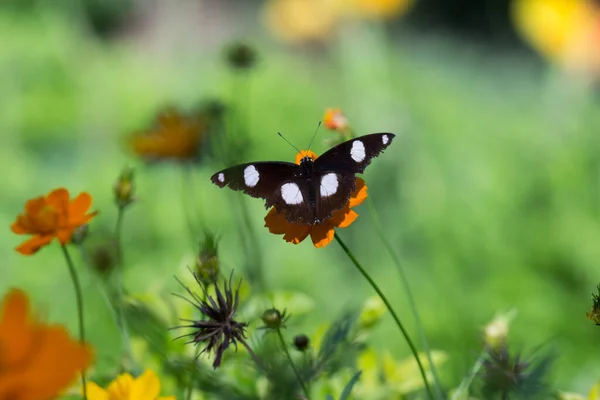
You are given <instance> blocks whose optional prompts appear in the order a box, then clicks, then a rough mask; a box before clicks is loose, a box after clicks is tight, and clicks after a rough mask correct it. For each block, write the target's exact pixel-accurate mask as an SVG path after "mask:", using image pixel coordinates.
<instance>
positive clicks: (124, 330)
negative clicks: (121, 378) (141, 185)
mask: <svg viewBox="0 0 600 400" xmlns="http://www.w3.org/2000/svg"><path fill="white" fill-rule="evenodd" d="M124 215H125V207H119V209H118V212H117V222H116V224H115V240H116V242H117V268H115V275H116V279H117V291H118V295H119V323H118V326H119V329H120V330H121V336H122V337H123V347H124V350H125V357H126V358H127V360H128V361H130V362H133V356H132V351H131V338H130V337H129V329H128V327H127V318H125V295H124V290H123V265H124V261H123V245H122V242H121V232H122V230H123V217H124Z"/></svg>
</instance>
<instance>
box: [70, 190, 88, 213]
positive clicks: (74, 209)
mask: <svg viewBox="0 0 600 400" xmlns="http://www.w3.org/2000/svg"><path fill="white" fill-rule="evenodd" d="M91 205H92V196H90V194H89V193H86V192H82V193H79V195H78V196H77V197H75V198H74V199H73V200H71V202H70V203H69V219H71V217H72V216H73V217H74V216H83V215H85V213H86V212H87V210H89V209H90V206H91Z"/></svg>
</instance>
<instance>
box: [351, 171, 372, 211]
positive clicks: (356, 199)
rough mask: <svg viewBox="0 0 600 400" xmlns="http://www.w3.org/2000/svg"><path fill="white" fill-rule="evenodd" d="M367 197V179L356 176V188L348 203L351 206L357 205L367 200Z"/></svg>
mask: <svg viewBox="0 0 600 400" xmlns="http://www.w3.org/2000/svg"><path fill="white" fill-rule="evenodd" d="M367 197H368V194H367V185H366V184H365V181H364V180H362V179H361V178H356V189H354V192H352V194H351V195H350V201H349V202H348V205H349V206H350V208H352V207H356V206H357V205H359V204H360V203H362V202H363V201H365V200H366V198H367Z"/></svg>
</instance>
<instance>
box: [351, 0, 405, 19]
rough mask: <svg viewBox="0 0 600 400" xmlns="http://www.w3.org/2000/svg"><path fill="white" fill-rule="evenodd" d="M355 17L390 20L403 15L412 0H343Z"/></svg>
mask: <svg viewBox="0 0 600 400" xmlns="http://www.w3.org/2000/svg"><path fill="white" fill-rule="evenodd" d="M344 3H348V4H347V5H348V10H349V11H350V12H351V13H352V14H353V15H355V16H358V17H361V18H373V19H391V18H396V17H399V16H401V15H404V14H405V13H406V12H407V11H408V10H410V8H411V7H412V5H413V0H344Z"/></svg>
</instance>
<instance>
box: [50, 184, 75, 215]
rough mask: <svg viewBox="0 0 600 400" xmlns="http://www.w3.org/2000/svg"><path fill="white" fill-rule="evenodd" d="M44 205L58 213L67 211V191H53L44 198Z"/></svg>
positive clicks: (62, 189)
mask: <svg viewBox="0 0 600 400" xmlns="http://www.w3.org/2000/svg"><path fill="white" fill-rule="evenodd" d="M46 203H47V204H48V205H50V206H52V207H54V209H55V210H56V211H57V212H58V213H63V212H66V211H67V208H68V205H69V191H68V190H67V189H65V188H59V189H55V190H53V191H52V192H50V193H49V194H48V196H47V197H46Z"/></svg>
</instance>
